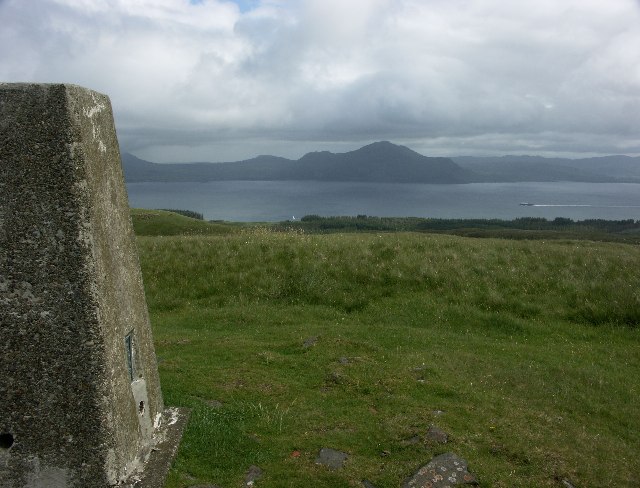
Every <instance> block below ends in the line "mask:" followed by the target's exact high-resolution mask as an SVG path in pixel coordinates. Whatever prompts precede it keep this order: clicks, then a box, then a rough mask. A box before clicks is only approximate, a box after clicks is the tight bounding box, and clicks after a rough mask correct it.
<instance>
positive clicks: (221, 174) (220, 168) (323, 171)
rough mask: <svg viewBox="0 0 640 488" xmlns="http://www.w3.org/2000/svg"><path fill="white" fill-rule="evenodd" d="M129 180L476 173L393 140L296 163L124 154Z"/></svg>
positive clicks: (450, 179) (454, 179) (456, 176)
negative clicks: (163, 160)
mask: <svg viewBox="0 0 640 488" xmlns="http://www.w3.org/2000/svg"><path fill="white" fill-rule="evenodd" d="M122 160H123V164H124V172H125V179H126V180H127V182H129V183H133V182H136V181H215V180H218V181H219V180H318V181H374V182H385V183H406V182H413V183H465V182H468V181H474V180H476V179H477V177H476V176H475V175H474V174H473V172H472V171H470V170H466V169H463V168H461V167H460V166H458V165H457V164H455V163H454V162H453V161H451V160H450V159H448V158H429V157H426V156H423V155H421V154H418V153H417V152H415V151H412V150H411V149H409V148H407V147H404V146H398V145H395V144H392V143H390V142H376V143H373V144H370V145H368V146H365V147H362V148H360V149H357V150H355V151H351V152H346V153H339V154H334V153H331V152H327V151H324V152H312V153H309V154H306V155H304V156H303V157H302V158H300V159H299V160H297V161H293V160H290V159H286V158H279V157H275V156H258V157H257V158H253V159H249V160H246V161H238V162H235V163H185V164H156V163H151V162H149V161H144V160H142V159H139V158H137V157H135V156H133V155H131V154H128V153H125V154H123V156H122Z"/></svg>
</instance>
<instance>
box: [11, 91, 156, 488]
mask: <svg viewBox="0 0 640 488" xmlns="http://www.w3.org/2000/svg"><path fill="white" fill-rule="evenodd" d="M0 195H1V198H0V440H1V439H4V442H0V487H1V488H18V487H20V488H22V487H41V486H42V487H44V486H46V487H48V488H63V487H64V488H66V487H82V488H91V487H101V488H102V487H107V486H113V485H115V484H117V483H121V482H124V480H125V479H126V478H127V477H129V476H130V475H131V474H132V473H135V472H136V471H137V470H139V469H140V467H141V465H142V462H143V461H144V460H145V459H146V458H147V457H148V455H149V453H150V451H151V449H152V447H153V446H154V443H155V442H156V439H155V438H154V432H155V430H157V427H158V424H159V423H160V421H161V413H162V411H163V402H162V396H161V393H160V385H159V380H158V373H157V368H156V359H155V353H154V350H153V342H152V337H151V329H150V326H149V319H148V314H147V308H146V302H145V298H144V290H143V286H142V279H141V274H140V267H139V263H138V257H137V253H136V248H135V241H134V236H133V231H132V228H131V221H130V217H129V207H128V202H127V196H126V190H125V187H124V182H123V176H122V169H121V163H120V153H119V148H118V142H117V140H116V132H115V128H114V124H113V117H112V113H111V106H110V102H109V99H108V97H106V96H104V95H101V94H99V93H96V92H93V91H90V90H87V89H84V88H81V87H78V86H73V85H60V84H57V85H56V84H54V85H42V84H0ZM127 335H131V337H132V341H131V346H130V348H129V349H130V350H131V352H132V356H133V357H132V358H131V361H130V362H131V371H130V368H129V367H128V364H127V362H128V361H127V346H126V343H125V337H126V336H127ZM131 375H133V378H132V376H131ZM132 379H133V380H134V381H132Z"/></svg>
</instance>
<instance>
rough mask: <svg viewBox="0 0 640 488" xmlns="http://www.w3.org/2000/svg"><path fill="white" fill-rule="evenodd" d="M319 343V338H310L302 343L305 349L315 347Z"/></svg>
mask: <svg viewBox="0 0 640 488" xmlns="http://www.w3.org/2000/svg"><path fill="white" fill-rule="evenodd" d="M317 343H318V337H317V336H313V337H308V338H307V339H305V341H304V342H303V343H302V347H304V348H305V349H309V348H310V347H313V346H315V345H316V344H317Z"/></svg>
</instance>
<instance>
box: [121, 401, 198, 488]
mask: <svg viewBox="0 0 640 488" xmlns="http://www.w3.org/2000/svg"><path fill="white" fill-rule="evenodd" d="M190 414H191V410H190V409H188V408H185V407H171V408H167V409H166V410H165V411H164V412H162V419H161V421H160V426H159V428H158V430H157V434H156V435H157V438H158V442H157V444H156V445H155V447H154V448H153V449H152V450H151V455H150V456H149V459H148V460H147V462H146V463H145V464H144V467H143V469H142V472H141V473H138V474H137V475H134V476H133V477H132V478H130V479H129V480H128V481H127V482H125V483H124V484H123V485H122V486H123V488H124V487H126V488H163V487H164V484H165V482H166V479H167V475H168V474H169V469H171V465H172V464H173V460H174V458H175V457H176V454H177V453H178V448H179V447H180V441H181V439H182V434H183V433H184V430H185V428H186V426H187V422H188V420H189V415H190Z"/></svg>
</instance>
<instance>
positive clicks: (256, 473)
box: [244, 465, 263, 486]
mask: <svg viewBox="0 0 640 488" xmlns="http://www.w3.org/2000/svg"><path fill="white" fill-rule="evenodd" d="M262 474H263V472H262V470H261V469H260V468H259V467H258V466H255V465H252V466H250V467H249V471H247V475H246V476H245V477H244V486H253V485H254V483H255V482H256V481H257V480H259V479H260V478H262Z"/></svg>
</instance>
